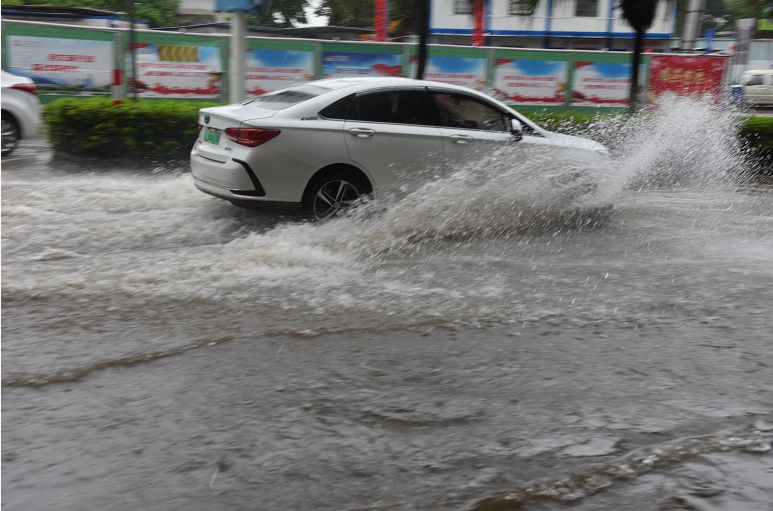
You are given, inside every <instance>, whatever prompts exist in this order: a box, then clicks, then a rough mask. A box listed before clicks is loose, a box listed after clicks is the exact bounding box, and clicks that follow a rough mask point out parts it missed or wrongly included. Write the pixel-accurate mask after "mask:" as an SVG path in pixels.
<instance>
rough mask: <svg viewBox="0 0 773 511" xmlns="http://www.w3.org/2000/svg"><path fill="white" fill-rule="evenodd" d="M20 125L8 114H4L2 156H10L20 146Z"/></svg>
mask: <svg viewBox="0 0 773 511" xmlns="http://www.w3.org/2000/svg"><path fill="white" fill-rule="evenodd" d="M20 135H21V134H20V133H19V123H18V122H16V119H15V118H14V116H13V115H11V114H9V113H8V112H5V111H4V112H3V113H2V155H3V156H8V155H9V154H11V153H12V152H13V150H14V149H16V146H18V145H19V139H20V138H21V136H20Z"/></svg>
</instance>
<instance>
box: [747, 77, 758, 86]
mask: <svg viewBox="0 0 773 511" xmlns="http://www.w3.org/2000/svg"><path fill="white" fill-rule="evenodd" d="M746 85H762V75H751V77H749V80H748V81H747V82H746Z"/></svg>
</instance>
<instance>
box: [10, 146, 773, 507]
mask: <svg viewBox="0 0 773 511" xmlns="http://www.w3.org/2000/svg"><path fill="white" fill-rule="evenodd" d="M715 159H716V158H715ZM631 160H632V157H630V156H627V157H626V162H627V161H631ZM637 161H638V160H637ZM623 163H624V162H621V165H623ZM136 170H137V169H111V170H109V171H106V170H105V169H103V168H88V169H85V170H84V169H76V168H74V167H72V166H71V165H69V164H67V165H65V164H60V163H59V162H57V160H51V157H50V153H49V152H48V150H47V149H46V144H45V141H44V140H38V141H31V142H29V143H27V144H26V145H25V147H23V148H22V149H21V150H20V151H19V152H18V154H17V155H16V156H14V157H13V158H8V159H4V160H3V170H2V172H3V176H2V178H3V190H2V194H3V197H2V199H3V203H2V209H3V220H2V221H3V245H2V250H3V254H2V255H3V269H2V270H3V326H2V328H3V343H2V348H3V361H2V364H3V386H4V388H3V405H2V406H3V410H2V413H3V422H2V429H3V431H2V433H3V435H2V451H3V454H2V455H3V473H2V482H3V490H4V491H3V496H2V500H3V507H4V508H5V509H8V510H12V509H19V510H38V509H40V510H43V509H59V510H81V509H105V510H123V509H131V508H147V509H163V510H176V509H183V508H186V509H195V510H199V509H200V510H217V509H223V510H232V509H278V508H283V509H299V510H305V509H308V510H328V509H329V510H339V509H347V510H363V509H374V510H376V509H377V510H387V509H389V510H393V509H394V510H397V509H422V510H423V509H480V510H494V509H497V510H498V509H515V508H524V509H540V510H542V509H567V508H569V509H582V510H602V509H632V510H666V509H668V510H682V509H684V510H687V509H690V510H692V509H700V510H704V509H705V510H739V511H740V510H746V511H756V510H760V511H763V510H770V509H772V508H771V505H770V502H773V483H772V482H771V481H773V458H771V441H772V440H773V406H772V405H773V401H771V399H770V396H771V394H772V392H771V391H773V345H772V343H771V335H770V332H771V320H770V317H771V312H773V306H772V305H771V304H773V285H771V284H773V261H772V259H771V254H773V229H771V227H772V226H773V184H771V183H770V182H769V180H766V179H763V178H757V179H754V180H752V181H751V182H747V181H745V180H744V181H743V182H735V181H733V180H722V181H721V182H720V181H717V182H714V183H711V186H709V187H704V186H699V187H695V186H679V187H671V186H669V187H662V186H658V185H657V184H651V185H649V186H641V185H637V186H636V187H634V186H628V187H626V188H624V189H622V190H621V191H620V192H619V194H618V195H617V196H616V197H615V207H614V211H613V213H612V214H611V215H609V216H604V217H599V218H591V219H590V220H589V221H588V222H585V223H579V224H578V223H571V224H568V225H562V224H561V223H560V222H559V223H555V222H548V223H544V222H537V221H536V217H534V218H531V219H529V218H527V219H526V220H527V221H526V222H525V223H523V224H522V225H521V226H520V227H519V228H517V229H513V230H507V229H494V230H491V229H488V226H489V225H490V224H487V226H486V228H484V229H482V228H480V227H481V226H480V225H479V224H476V223H475V222H489V223H490V222H497V221H498V220H497V219H503V221H507V222H511V219H510V218H508V217H507V215H508V214H509V211H510V210H508V208H509V207H519V208H521V209H519V211H521V212H523V211H527V213H525V214H526V215H528V211H529V210H528V208H525V209H524V208H523V207H521V206H520V205H518V204H514V203H513V204H511V201H509V198H508V200H507V201H505V202H501V203H500V202H498V201H497V198H496V197H494V199H493V200H492V203H493V204H494V205H495V206H496V207H497V208H498V209H496V210H495V212H496V214H492V215H491V216H485V215H482V214H481V212H480V208H479V206H477V205H476V204H465V207H467V208H469V214H467V213H464V214H460V215H459V216H452V217H451V218H452V219H453V220H454V222H455V223H451V224H449V223H448V222H446V223H443V224H437V225H435V224H432V220H431V218H432V217H433V216H440V215H441V213H442V212H445V214H448V211H449V209H448V208H449V207H451V206H452V205H458V203H457V202H454V201H452V200H451V199H449V198H450V197H459V195H458V194H456V193H454V192H455V190H454V189H453V187H454V186H457V185H458V183H455V182H450V183H448V184H447V186H446V185H444V186H446V187H445V188H441V189H438V190H435V191H436V192H437V193H436V194H435V195H433V196H434V197H437V199H436V202H433V200H429V201H427V202H425V203H424V204H422V206H421V207H418V206H416V208H415V209H412V206H411V205H410V203H401V206H402V209H399V210H398V212H396V213H388V214H385V215H384V216H383V217H376V218H372V217H368V218H353V219H341V220H340V221H335V222H331V223H329V224H326V225H323V226H314V225H309V224H306V223H304V222H303V221H301V220H299V219H297V218H277V216H276V215H270V214H265V213H256V212H250V211H243V210H239V209H236V208H234V207H232V206H230V205H228V204H223V203H221V202H220V201H217V200H215V199H211V198H208V197H206V196H204V195H201V194H199V193H198V192H196V191H195V190H193V188H192V185H191V183H190V178H189V176H188V175H187V174H186V173H185V172H184V169H182V170H179V171H171V172H156V173H154V172H152V171H151V170H152V169H149V168H141V169H139V170H140V171H141V172H136ZM687 174H689V173H687ZM525 176H526V177H524V176H521V179H525V178H528V176H530V174H526V175H525ZM462 184H463V185H464V186H468V184H469V183H462ZM497 185H498V186H495V187H493V188H492V189H496V188H500V189H501V188H502V186H500V185H501V183H497ZM539 189H540V188H539V187H535V188H534V190H539ZM473 195H474V194H473ZM532 195H533V193H532ZM508 197H509V196H508ZM444 201H445V202H444ZM486 211H487V212H490V211H488V210H486ZM540 214H541V215H542V216H541V217H540V219H542V220H544V216H545V214H548V213H546V212H545V211H542V212H541V213H540ZM515 217H517V215H516V216H514V218H515ZM522 217H523V213H522V214H521V216H520V217H519V218H522ZM427 224H432V225H433V229H432V230H431V232H433V233H434V234H433V236H431V237H429V238H426V236H427V233H428V232H430V230H427V229H424V226H426V225H427ZM508 225H512V223H510V224H508ZM419 226H421V229H419ZM443 228H445V229H448V231H447V232H446V234H445V235H444V234H443V232H440V235H437V234H438V231H439V230H441V229H443ZM465 229H466V230H465ZM460 233H468V234H467V235H460ZM422 236H425V238H422Z"/></svg>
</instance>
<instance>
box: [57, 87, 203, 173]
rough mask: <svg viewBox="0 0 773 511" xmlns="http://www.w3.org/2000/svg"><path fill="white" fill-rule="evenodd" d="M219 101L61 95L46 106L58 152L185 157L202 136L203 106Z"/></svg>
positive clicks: (161, 157) (110, 156)
mask: <svg viewBox="0 0 773 511" xmlns="http://www.w3.org/2000/svg"><path fill="white" fill-rule="evenodd" d="M214 104H215V103H204V102H199V101H180V100H169V99H159V100H155V99H150V100H148V99H146V100H138V101H127V102H125V103H123V104H120V105H113V104H112V102H111V100H110V99H109V98H88V99H61V100H58V101H55V102H53V103H50V104H48V105H46V106H45V110H44V112H45V113H44V115H45V119H46V122H47V124H48V129H49V137H50V139H51V144H52V145H53V147H54V149H55V150H56V151H57V152H62V153H67V154H71V155H76V156H98V157H103V158H105V157H107V158H149V159H161V160H173V159H176V158H184V157H185V156H186V155H187V154H188V152H189V151H190V149H191V146H192V145H193V142H194V140H196V136H197V127H196V124H197V119H198V111H199V109H200V108H204V107H207V106H212V105H214Z"/></svg>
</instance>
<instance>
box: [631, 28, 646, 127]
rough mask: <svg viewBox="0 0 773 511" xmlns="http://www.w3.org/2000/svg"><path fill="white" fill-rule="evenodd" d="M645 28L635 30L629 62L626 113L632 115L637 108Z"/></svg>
mask: <svg viewBox="0 0 773 511" xmlns="http://www.w3.org/2000/svg"><path fill="white" fill-rule="evenodd" d="M644 33H645V30H637V31H636V40H635V41H634V44H633V62H632V63H631V88H630V92H629V94H628V113H629V114H631V115H633V114H635V113H636V111H637V110H638V109H639V64H640V63H641V48H642V46H643V43H644Z"/></svg>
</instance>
